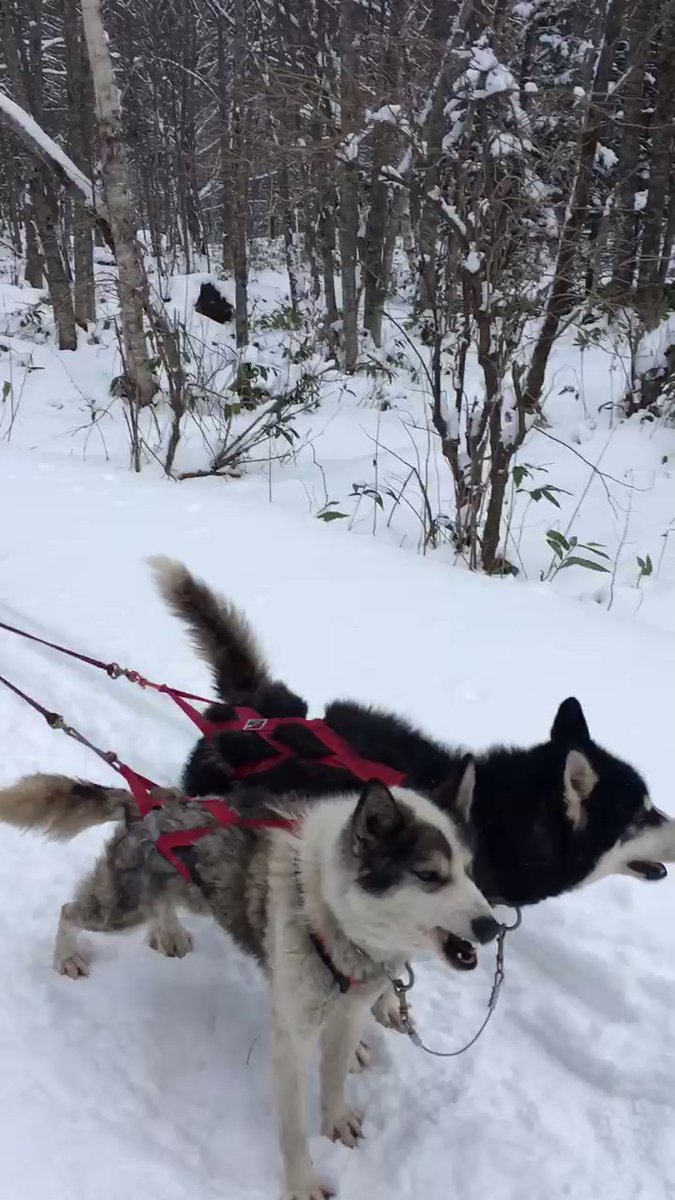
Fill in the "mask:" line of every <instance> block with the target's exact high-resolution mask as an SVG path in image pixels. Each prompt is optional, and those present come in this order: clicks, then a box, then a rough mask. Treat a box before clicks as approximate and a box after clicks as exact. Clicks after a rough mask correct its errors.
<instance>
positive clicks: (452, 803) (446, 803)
mask: <svg viewBox="0 0 675 1200" xmlns="http://www.w3.org/2000/svg"><path fill="white" fill-rule="evenodd" d="M475 787H476V760H475V758H474V757H473V754H465V755H464V756H463V758H462V761H461V762H460V764H459V766H458V767H457V770H456V771H454V772H453V774H452V775H450V777H449V778H448V779H446V780H445V783H442V784H441V786H440V787H439V788H437V789H436V791H435V792H434V802H435V803H436V804H438V806H439V808H444V809H446V811H449V812H454V813H456V814H457V815H458V817H459V818H460V819H461V820H462V821H466V822H467V823H468V821H469V820H470V818H471V806H472V804H473V793H474V789H475Z"/></svg>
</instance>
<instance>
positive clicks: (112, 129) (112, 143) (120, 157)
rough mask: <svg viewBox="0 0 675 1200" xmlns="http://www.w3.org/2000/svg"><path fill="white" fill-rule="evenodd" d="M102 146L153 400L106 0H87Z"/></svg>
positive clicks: (133, 338) (132, 355)
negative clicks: (104, 8) (104, 15)
mask: <svg viewBox="0 0 675 1200" xmlns="http://www.w3.org/2000/svg"><path fill="white" fill-rule="evenodd" d="M81 3H82V23H83V27H84V36H85V39H86V43H87V50H88V53H89V63H90V66H91V74H92V79H93V81H94V91H95V93H96V106H97V109H98V117H99V121H98V133H99V140H100V145H101V169H102V175H103V185H104V187H105V192H106V199H107V204H108V216H109V219H110V227H111V229H112V236H113V242H114V245H115V258H116V260H117V269H118V276H119V295H120V318H121V324H122V338H123V343H124V349H125V354H126V358H127V364H126V366H127V372H128V374H129V381H130V383H131V386H132V388H133V391H134V399H135V402H136V404H137V405H138V406H139V407H140V408H143V407H145V406H146V405H148V404H151V403H152V400H153V397H154V395H155V391H156V385H155V380H154V377H153V374H152V367H151V365H150V359H149V357H148V352H147V347H146V343H145V335H144V331H143V294H144V287H145V279H144V272H143V264H142V262H141V258H140V251H139V247H138V244H137V241H136V228H135V222H134V216H133V210H132V206H131V199H130V196H129V179H128V171H127V163H126V156H125V152H124V143H123V140H122V129H121V120H120V105H119V95H118V92H117V86H116V84H115V74H114V71H113V65H112V59H111V57H110V51H109V49H108V40H107V36H106V32H105V29H104V28H103V21H102V19H101V6H100V0H81Z"/></svg>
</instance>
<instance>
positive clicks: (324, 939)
mask: <svg viewBox="0 0 675 1200" xmlns="http://www.w3.org/2000/svg"><path fill="white" fill-rule="evenodd" d="M474 781H475V767H474V762H473V760H472V759H471V758H470V757H469V756H467V758H466V759H465V760H464V762H463V765H462V769H461V772H459V773H458V775H457V776H456V779H455V782H454V783H453V784H452V785H449V786H451V787H452V791H453V796H452V797H450V796H448V797H446V799H447V801H452V802H453V804H454V807H455V808H456V810H457V811H458V812H462V811H467V812H468V810H469V809H470V806H471V799H472V792H473V787H474ZM161 799H162V800H163V801H164V803H163V806H162V807H161V808H158V809H155V810H154V811H153V813H151V814H150V817H148V818H146V819H142V818H141V815H140V812H139V810H138V808H137V806H136V804H135V801H134V800H133V798H132V797H131V795H130V794H129V793H128V792H126V791H123V790H121V789H114V788H105V787H101V786H99V785H97V784H88V783H80V782H77V781H75V780H72V779H68V778H66V777H63V776H55V775H54V776H52V775H36V776H33V777H30V778H27V779H24V780H22V781H21V782H20V783H18V784H17V785H15V786H14V787H10V788H6V789H5V790H4V791H0V819H1V820H3V821H5V822H7V823H10V824H13V825H17V826H19V827H21V828H24V829H26V828H42V830H43V831H44V832H45V833H46V834H47V836H50V837H52V838H56V839H67V838H70V837H73V836H75V835H76V834H77V833H78V832H80V831H81V830H82V829H85V828H86V827H88V826H90V825H94V824H96V823H99V822H105V821H111V820H116V821H120V822H123V823H122V824H120V826H119V828H118V829H117V831H116V832H115V833H114V835H113V836H112V838H111V840H110V841H109V843H108V844H107V846H106V849H105V852H104V854H103V856H102V857H101V858H100V859H99V861H98V862H97V863H96V865H95V867H94V870H93V872H92V874H91V875H90V876H89V878H87V879H85V880H84V881H83V882H82V883H81V885H80V886H79V888H78V890H77V893H76V896H75V899H74V900H73V901H72V902H71V903H69V904H65V905H64V906H63V909H62V912H61V919H60V922H59V928H58V933H57V938H56V948H55V965H56V967H57V969H58V970H59V971H61V972H63V973H65V974H67V975H70V976H71V977H77V976H78V975H83V974H86V973H87V972H88V963H87V961H86V958H85V956H84V954H83V952H82V949H81V948H80V947H79V946H78V940H77V939H78V932H79V931H80V930H81V929H88V930H97V931H120V930H124V929H130V928H133V927H135V926H138V925H139V924H142V923H144V922H146V921H149V922H150V925H151V934H150V937H151V941H152V943H153V945H155V947H156V948H157V949H161V950H163V951H164V953H184V952H185V951H186V950H187V949H188V948H189V946H188V945H187V944H186V941H185V939H186V938H187V934H186V932H185V930H183V928H182V926H180V925H179V924H178V922H177V918H176V916H175V908H176V906H177V905H184V906H187V907H189V908H191V909H194V910H196V911H199V912H204V911H206V912H210V913H212V915H213V916H214V917H215V919H216V921H217V922H218V923H219V924H220V925H221V926H222V927H223V929H225V930H226V931H227V932H228V933H229V934H230V935H231V936H232V937H233V938H234V940H235V942H236V943H237V944H238V945H239V946H240V947H241V948H242V949H243V950H244V951H246V952H247V953H249V954H251V955H253V956H254V957H255V958H256V959H257V960H258V961H259V962H260V964H261V965H262V967H263V969H264V971H265V973H266V975H267V978H268V981H269V988H270V994H271V1008H272V1057H273V1075H274V1079H275V1087H276V1094H277V1103H278V1109H279V1120H280V1133H281V1150H282V1156H283V1162H284V1172H285V1197H286V1198H287V1200H323V1197H325V1196H326V1194H327V1189H326V1188H325V1187H324V1186H323V1184H322V1183H321V1181H320V1180H319V1179H317V1177H316V1175H315V1173H314V1170H313V1167H312V1163H311V1159H310V1155H309V1149H308V1140H307V1128H306V1111H305V1110H306V1100H307V1076H308V1068H309V1058H310V1056H311V1054H312V1051H313V1049H314V1048H315V1047H316V1045H317V1043H319V1041H320V1043H321V1067H320V1075H321V1106H322V1131H323V1133H324V1134H325V1135H326V1136H328V1137H330V1138H333V1139H337V1140H340V1141H342V1142H344V1143H345V1144H346V1145H347V1146H353V1145H355V1144H356V1141H357V1140H358V1138H359V1136H360V1133H361V1120H362V1118H361V1116H360V1115H359V1114H357V1113H356V1112H354V1111H353V1110H352V1109H351V1108H350V1106H349V1105H348V1103H347V1099H346V1096H345V1083H346V1078H347V1073H348V1070H349V1066H350V1063H351V1061H352V1057H353V1055H354V1053H355V1050H356V1047H357V1045H358V1043H359V1039H360V1037H361V1033H362V1027H363V1023H364V1018H365V1017H366V1014H367V1012H368V1009H369V1008H370V1007H371V1006H375V1010H376V1011H377V1009H378V1006H380V1008H382V1006H384V1007H386V1005H387V1004H388V1003H389V1002H390V1000H389V998H388V997H389V996H390V995H391V993H387V990H386V989H387V986H388V984H389V983H390V981H391V980H392V979H395V978H397V977H399V976H400V973H401V971H402V969H403V967H404V964H405V963H406V961H407V960H408V959H410V958H412V957H413V956H415V955H417V954H421V953H429V952H432V953H437V954H438V953H440V954H441V955H443V956H444V957H445V958H446V959H447V960H448V961H449V962H452V963H453V965H458V961H457V960H458V954H460V952H461V950H462V948H463V947H464V948H466V950H467V951H468V957H469V959H470V956H471V954H475V952H474V951H473V948H472V946H471V945H470V943H471V942H479V943H483V942H488V941H490V940H491V939H492V938H493V937H495V936H496V934H497V933H498V931H499V925H498V924H497V922H496V920H495V918H494V916H493V914H492V910H491V908H490V905H489V904H488V903H487V901H486V900H485V898H484V897H483V895H482V893H481V892H480V891H479V890H478V888H477V887H476V885H475V884H474V883H473V882H472V880H471V878H470V877H469V874H468V871H467V867H468V865H469V854H468V850H467V847H466V844H465V842H464V839H463V836H462V831H461V824H460V822H459V821H457V820H455V819H453V818H452V817H451V816H450V815H449V814H448V812H447V806H445V807H446V811H444V806H440V805H439V804H437V803H434V802H433V801H432V800H430V799H428V798H426V797H424V796H422V795H420V794H419V793H417V792H414V791H411V790H408V789H406V788H394V789H391V790H389V789H387V788H386V787H384V786H383V785H382V784H380V783H377V782H373V783H370V784H367V785H365V786H364V787H363V788H362V789H361V791H360V793H349V794H344V795H341V796H335V797H331V798H325V799H322V800H313V801H312V802H311V803H310V802H305V803H303V802H302V801H301V800H296V801H286V800H277V801H272V800H271V798H270V795H269V793H267V792H264V791H260V793H258V794H256V793H255V792H253V791H250V790H249V792H248V793H247V796H246V800H245V804H246V816H249V817H250V816H255V817H256V818H259V817H262V818H266V817H270V818H275V817H278V816H279V815H280V814H281V815H283V816H284V817H287V818H288V817H290V818H291V820H292V822H293V824H292V827H291V828H290V829H272V828H262V829H260V828H255V829H253V828H245V827H242V826H228V827H223V826H222V825H221V826H219V825H218V824H217V822H216V820H215V818H214V817H213V816H211V814H210V813H209V812H208V811H206V810H205V809H204V808H203V807H202V806H201V805H200V804H199V802H198V801H188V802H186V801H184V800H182V799H181V797H180V796H179V794H178V793H175V792H171V791H162V792H161ZM228 799H231V800H232V801H234V802H236V800H235V797H229V798H228ZM211 825H213V832H208V833H207V834H206V835H205V836H203V837H202V838H201V839H200V840H199V841H197V842H196V843H195V844H194V845H193V846H192V847H191V849H190V852H189V853H190V866H189V869H190V873H191V877H192V879H193V880H194V881H195V882H194V883H190V882H188V881H187V880H186V879H185V878H183V876H182V875H180V874H179V873H178V872H177V871H176V870H175V869H174V867H173V866H172V865H171V864H170V863H169V862H168V861H167V859H166V858H164V857H162V855H161V854H160V853H159V852H158V850H157V847H156V839H157V837H158V836H159V835H160V834H161V833H165V832H171V831H174V830H177V829H189V828H193V827H195V826H198V827H204V826H207V827H210V826H211ZM460 956H461V955H460ZM379 1015H380V1019H381V1020H382V1021H383V1023H386V1021H387V1014H386V1012H380V1014H379Z"/></svg>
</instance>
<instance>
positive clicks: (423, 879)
mask: <svg viewBox="0 0 675 1200" xmlns="http://www.w3.org/2000/svg"><path fill="white" fill-rule="evenodd" d="M413 875H416V876H417V878H418V879H419V881H420V883H430V884H433V885H435V886H436V887H440V886H441V884H442V883H445V879H444V878H443V876H442V875H439V873H438V871H413Z"/></svg>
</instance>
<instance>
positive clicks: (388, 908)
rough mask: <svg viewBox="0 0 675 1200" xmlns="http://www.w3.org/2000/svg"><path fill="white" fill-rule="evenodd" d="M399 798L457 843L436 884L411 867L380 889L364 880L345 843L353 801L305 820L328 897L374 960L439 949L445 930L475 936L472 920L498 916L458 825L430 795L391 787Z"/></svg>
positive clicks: (342, 923) (349, 932) (348, 931)
mask: <svg viewBox="0 0 675 1200" xmlns="http://www.w3.org/2000/svg"><path fill="white" fill-rule="evenodd" d="M391 794H392V796H393V797H394V799H395V801H396V802H397V804H399V805H401V806H402V807H405V808H407V809H408V810H410V811H411V812H412V814H414V818H415V820H416V821H418V822H421V823H427V824H429V825H431V826H432V827H433V828H434V829H436V830H438V831H439V832H440V833H442V834H443V837H444V838H445V840H446V841H447V843H448V844H449V846H450V849H451V853H452V857H451V874H450V879H449V882H448V883H447V884H445V885H442V886H440V887H437V888H435V889H433V890H432V889H430V888H429V887H428V886H425V885H424V883H423V882H422V881H421V880H419V879H417V878H416V877H415V876H414V875H412V874H411V873H407V874H405V875H404V876H403V877H402V879H401V880H400V881H399V882H398V883H397V884H395V885H394V886H392V887H391V888H389V889H388V890H387V891H385V892H384V893H381V894H377V895H374V894H371V893H369V892H367V891H365V890H364V889H363V887H362V886H360V885H359V884H358V882H357V881H356V877H355V872H354V870H353V869H350V867H348V866H347V865H346V864H345V861H344V856H343V854H342V853H341V848H340V843H341V837H342V835H343V833H344V830H345V827H346V825H347V822H348V821H349V820H350V819H351V817H352V815H353V813H354V810H355V808H356V802H355V801H354V800H353V799H352V800H351V802H349V803H347V802H346V801H344V800H335V801H329V802H328V803H324V804H321V805H318V806H317V808H316V809H315V810H314V811H313V812H312V813H311V814H310V816H309V817H308V819H307V821H306V824H305V833H304V837H303V841H305V840H306V842H307V849H309V848H310V846H312V848H313V851H314V852H317V851H318V853H319V854H320V856H321V859H322V862H323V870H322V872H321V879H322V890H323V898H324V900H325V902H326V904H327V905H328V907H329V909H330V910H331V911H332V913H333V914H334V916H335V918H336V919H337V921H338V923H339V925H340V926H341V928H342V929H343V930H344V931H345V933H346V934H347V936H348V937H350V938H351V939H352V940H353V941H354V942H355V943H356V944H357V945H360V946H361V947H362V948H363V949H364V950H366V951H367V952H368V953H369V954H371V955H372V956H373V957H374V958H377V959H379V960H385V959H387V958H395V957H397V956H409V955H410V956H411V955H413V954H415V953H429V952H432V953H436V952H438V950H439V930H442V931H445V932H446V933H454V934H455V935H456V936H457V937H461V938H465V939H467V940H469V941H470V940H475V938H474V933H473V930H472V922H473V921H474V920H476V919H477V918H478V917H490V916H492V915H493V914H492V909H491V907H490V905H489V904H488V902H487V900H486V899H485V897H484V896H483V894H482V893H481V892H480V891H479V890H478V888H477V887H476V885H475V884H474V883H473V882H472V880H471V879H470V878H469V876H468V874H467V866H468V863H469V855H468V852H467V849H466V846H465V845H464V843H463V841H462V838H461V837H460V834H459V831H458V829H457V827H456V826H455V824H454V823H453V821H452V820H451V819H450V817H449V816H447V814H445V813H443V812H441V811H440V809H438V808H437V807H436V806H435V805H434V804H432V803H431V801H429V800H427V799H425V797H423V796H420V795H419V794H418V793H416V792H412V791H409V790H408V789H405V788H392V789H391Z"/></svg>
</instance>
